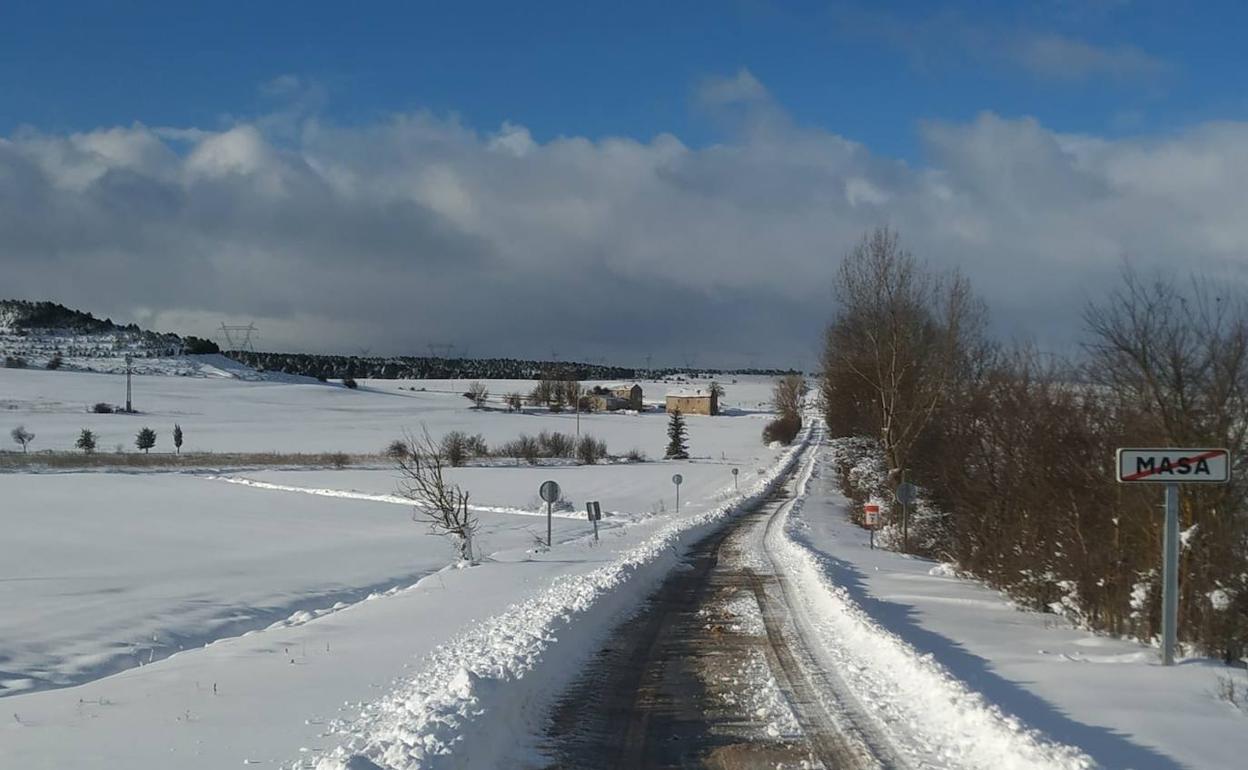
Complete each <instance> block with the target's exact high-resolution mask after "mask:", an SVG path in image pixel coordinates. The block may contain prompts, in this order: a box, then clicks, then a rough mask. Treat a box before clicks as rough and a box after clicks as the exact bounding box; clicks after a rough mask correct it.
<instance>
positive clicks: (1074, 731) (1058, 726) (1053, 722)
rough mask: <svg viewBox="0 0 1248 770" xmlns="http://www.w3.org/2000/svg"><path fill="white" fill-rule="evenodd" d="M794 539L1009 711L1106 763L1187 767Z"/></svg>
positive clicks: (856, 594)
mask: <svg viewBox="0 0 1248 770" xmlns="http://www.w3.org/2000/svg"><path fill="white" fill-rule="evenodd" d="M790 533H791V535H792V537H793V538H794V540H796V541H798V542H799V543H801V544H802V545H804V546H805V547H806V548H808V549H810V551H811V553H812V554H813V555H814V557H815V559H816V561H817V562H818V564H819V566H820V569H821V570H822V571H823V572H824V574H825V575H827V576H828V577H829V578H830V579H831V580H832V581H833V582H835V584H836V585H839V586H841V587H843V588H845V590H846V591H848V592H849V594H850V597H851V598H852V599H853V600H854V601H855V602H856V603H857V604H858V606H860V607H862V609H863V610H864V611H865V612H866V613H867V614H868V615H870V616H871V618H872V619H873V620H874V621H875V622H876V623H878V624H880V625H881V626H882V627H884V628H885V629H886V630H888V631H889V632H891V633H893V634H896V635H897V636H899V637H901V638H902V639H904V640H905V641H906V642H907V643H909V644H910V645H912V646H914V647H916V648H917V649H919V650H923V651H924V652H930V653H931V654H932V657H933V658H934V659H935V660H936V661H937V662H938V663H940V664H941V665H942V666H944V667H945V668H946V669H947V670H948V671H949V672H950V673H952V674H953V675H954V676H955V677H957V678H958V679H960V680H962V681H963V682H965V683H966V684H967V686H968V687H969V688H970V689H972V690H975V691H977V692H979V693H980V694H981V695H983V697H984V698H985V699H987V700H988V701H989V702H990V703H992V704H994V705H995V706H997V707H998V708H999V709H1001V710H1002V711H1003V712H1005V713H1006V714H1011V715H1013V716H1016V717H1018V718H1019V719H1020V720H1021V721H1022V722H1024V723H1025V724H1026V725H1027V726H1028V727H1031V728H1033V729H1035V730H1039V731H1040V732H1042V733H1044V734H1045V735H1047V736H1048V737H1049V738H1050V739H1052V740H1054V741H1057V742H1059V743H1065V744H1069V745H1071V746H1075V747H1077V748H1079V749H1082V750H1083V751H1084V752H1085V753H1086V754H1087V755H1088V756H1090V757H1091V758H1092V759H1093V760H1095V761H1096V762H1097V763H1098V764H1099V765H1101V766H1102V767H1107V768H1133V770H1180V769H1181V768H1183V767H1184V765H1181V764H1179V763H1178V762H1176V761H1175V760H1173V759H1171V758H1170V757H1168V756H1166V755H1165V754H1162V753H1160V752H1158V751H1157V750H1155V749H1152V748H1149V747H1147V746H1140V745H1138V744H1135V743H1132V742H1131V740H1130V739H1129V738H1128V737H1127V736H1126V735H1124V734H1123V733H1121V732H1118V731H1117V730H1113V729H1111V728H1108V727H1102V726H1098V725H1089V724H1084V723H1083V722H1078V721H1075V720H1074V719H1071V718H1070V717H1069V716H1067V715H1066V714H1064V713H1062V712H1061V711H1059V710H1058V709H1057V708H1056V707H1055V706H1053V704H1051V703H1049V702H1048V701H1046V700H1044V699H1043V698H1040V697H1039V696H1037V695H1036V694H1035V693H1033V692H1031V691H1029V690H1027V689H1025V688H1024V687H1021V686H1019V685H1018V684H1017V683H1015V682H1012V681H1010V680H1008V679H1005V678H1003V677H1002V676H1001V675H999V674H997V673H996V672H994V671H993V670H992V669H991V667H990V665H989V663H988V661H987V660H985V659H984V658H981V657H979V656H978V655H974V654H972V653H970V652H968V651H967V650H966V649H965V648H964V647H963V646H962V645H961V644H959V643H958V642H956V641H954V640H952V639H949V638H948V637H945V636H943V635H941V634H938V633H935V632H933V631H930V630H928V629H926V628H924V627H923V626H921V625H919V623H918V621H917V620H916V618H915V610H914V607H913V605H909V604H901V603H899V602H892V601H885V600H882V599H878V598H876V597H875V596H873V595H872V594H871V593H870V592H869V591H868V589H867V586H866V583H865V581H864V580H863V577H862V573H861V572H859V571H858V568H857V567H855V566H854V565H853V564H851V563H850V562H847V561H844V560H842V559H838V558H836V557H834V556H830V555H828V554H827V553H825V552H824V551H822V550H820V549H819V548H818V547H817V546H815V545H814V544H813V543H811V542H810V540H809V538H808V537H807V536H806V535H805V533H803V532H800V531H792V530H791V531H790Z"/></svg>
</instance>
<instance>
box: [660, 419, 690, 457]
mask: <svg viewBox="0 0 1248 770" xmlns="http://www.w3.org/2000/svg"><path fill="white" fill-rule="evenodd" d="M685 432H686V431H685V418H684V416H683V415H682V414H681V413H680V410H679V409H674V410H672V414H671V416H670V417H668V420H667V452H666V453H665V454H664V455H663V456H664V457H666V458H667V459H669V460H688V459H689V445H688V444H687V442H686V441H685Z"/></svg>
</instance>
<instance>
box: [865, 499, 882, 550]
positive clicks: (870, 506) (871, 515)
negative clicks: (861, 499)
mask: <svg viewBox="0 0 1248 770" xmlns="http://www.w3.org/2000/svg"><path fill="white" fill-rule="evenodd" d="M862 513H863V519H864V520H865V521H866V522H867V529H868V530H870V531H871V550H872V551H874V550H875V527H876V525H877V524H879V521H880V506H879V505H878V504H876V503H866V504H865V505H863V506H862Z"/></svg>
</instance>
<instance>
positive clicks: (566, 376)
mask: <svg viewBox="0 0 1248 770" xmlns="http://www.w3.org/2000/svg"><path fill="white" fill-rule="evenodd" d="M225 355H227V356H229V357H230V358H232V359H234V360H235V361H238V362H239V363H241V364H245V365H246V366H249V367H251V368H253V369H256V370H258V371H270V372H283V373H285V374H300V375H304V376H307V377H316V378H318V379H321V380H330V379H333V380H337V379H346V378H351V379H355V378H367V379H380V380H396V379H398V380H403V379H413V380H465V379H469V380H470V379H480V380H539V379H562V380H632V379H637V378H639V377H641V376H643V375H644V376H646V377H650V378H662V377H670V376H676V375H681V374H684V375H688V374H689V372H687V371H686V370H683V369H654V370H642V369H635V368H631V367H624V366H607V365H604V364H586V363H576V362H568V363H558V362H552V361H535V360H529V359H519V358H440V357H436V356H339V355H327V354H319V353H257V352H254V351H250V350H229V351H225ZM792 373H794V372H793V371H792V370H776V369H730V370H722V369H714V370H711V369H706V370H702V369H700V370H698V374H705V375H711V374H735V375H766V376H777V375H782V374H792Z"/></svg>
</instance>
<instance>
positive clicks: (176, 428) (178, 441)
mask: <svg viewBox="0 0 1248 770" xmlns="http://www.w3.org/2000/svg"><path fill="white" fill-rule="evenodd" d="M173 449H174V451H175V452H177V453H178V454H182V426H181V425H178V424H177V423H176V422H175V423H174V424H173Z"/></svg>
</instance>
